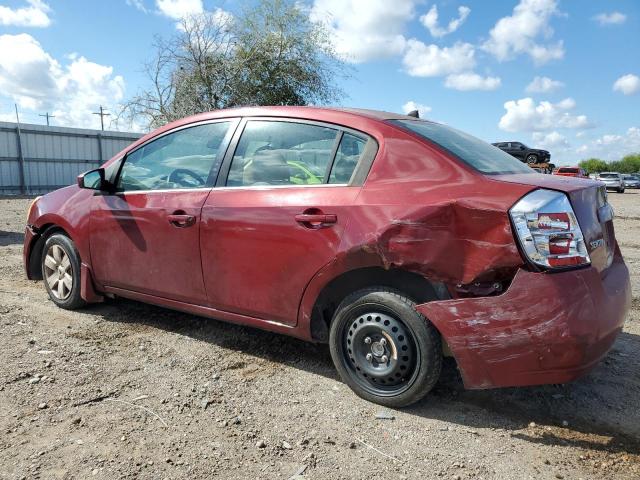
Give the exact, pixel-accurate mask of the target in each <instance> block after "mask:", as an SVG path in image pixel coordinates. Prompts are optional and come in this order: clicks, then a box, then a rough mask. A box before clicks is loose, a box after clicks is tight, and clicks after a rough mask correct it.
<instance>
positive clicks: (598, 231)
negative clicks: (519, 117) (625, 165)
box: [490, 174, 616, 272]
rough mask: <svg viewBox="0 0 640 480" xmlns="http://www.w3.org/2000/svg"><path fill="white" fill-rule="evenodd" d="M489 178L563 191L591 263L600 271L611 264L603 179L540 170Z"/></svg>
mask: <svg viewBox="0 0 640 480" xmlns="http://www.w3.org/2000/svg"><path fill="white" fill-rule="evenodd" d="M490 178H492V179H494V180H497V181H500V182H507V183H518V184H521V185H529V186H531V187H534V189H535V188H547V189H549V190H557V191H560V192H564V193H566V194H567V196H568V197H569V201H570V202H571V206H572V207H573V211H574V212H575V214H576V217H577V218H578V223H579V224H580V229H581V230H582V234H583V235H584V240H585V242H586V245H587V251H588V252H589V257H590V258H591V265H592V266H593V267H595V268H596V269H597V270H598V271H600V272H601V271H603V270H605V269H606V268H607V267H609V265H611V262H612V261H613V255H614V252H615V249H616V239H615V233H614V230H613V208H612V207H611V205H610V204H609V202H608V200H607V190H606V187H605V185H604V184H603V183H602V182H598V181H595V180H589V179H583V178H572V177H560V176H555V175H539V174H515V175H495V176H492V177H490Z"/></svg>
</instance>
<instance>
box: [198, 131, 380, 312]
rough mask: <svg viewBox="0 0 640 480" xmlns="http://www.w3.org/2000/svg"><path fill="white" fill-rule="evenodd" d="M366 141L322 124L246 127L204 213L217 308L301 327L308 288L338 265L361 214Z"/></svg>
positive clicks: (207, 270) (210, 290) (208, 279)
mask: <svg viewBox="0 0 640 480" xmlns="http://www.w3.org/2000/svg"><path fill="white" fill-rule="evenodd" d="M367 140H368V139H367V138H365V136H362V137H360V136H358V135H356V134H352V133H347V132H342V131H340V130H338V129H336V128H333V127H329V126H323V125H314V124H308V123H296V122H294V121H275V120H271V121H268V120H250V121H248V122H247V123H246V126H245V128H244V131H243V133H242V136H241V137H240V140H239V142H238V144H237V148H236V149H235V152H234V154H233V156H232V159H231V161H230V166H229V167H228V169H229V172H228V176H226V179H221V180H220V181H219V183H218V187H216V188H214V189H213V190H212V192H211V194H210V195H209V197H208V198H207V201H206V203H205V205H204V207H203V210H202V227H201V230H200V237H201V246H202V265H203V270H204V281H205V286H206V289H207V294H208V297H209V303H210V305H211V306H212V307H214V308H216V309H220V310H224V311H228V312H233V313H239V314H243V315H247V316H251V317H255V318H261V319H264V320H271V321H277V322H280V323H284V324H288V325H295V323H296V321H297V314H298V307H299V305H300V301H301V298H302V295H303V293H304V289H305V287H306V286H307V284H308V283H309V281H310V280H311V279H312V278H313V276H314V275H315V274H316V273H317V272H318V271H319V270H320V269H321V268H322V267H323V266H325V265H327V264H328V263H329V262H331V261H332V260H333V259H334V258H335V256H336V253H337V252H338V250H339V246H340V242H341V239H342V235H343V232H344V229H345V227H346V226H347V225H348V223H349V220H350V217H351V215H353V205H354V204H355V202H356V198H357V196H358V193H359V191H360V188H359V187H358V186H357V185H353V184H352V182H350V179H351V177H352V174H353V172H354V170H355V168H356V165H357V164H358V161H359V159H360V157H361V156H362V154H363V151H364V150H365V145H366V143H367ZM369 141H372V140H369ZM228 163H229V161H227V162H226V164H228ZM225 166H227V165H225ZM224 170H225V169H224V168H223V171H224Z"/></svg>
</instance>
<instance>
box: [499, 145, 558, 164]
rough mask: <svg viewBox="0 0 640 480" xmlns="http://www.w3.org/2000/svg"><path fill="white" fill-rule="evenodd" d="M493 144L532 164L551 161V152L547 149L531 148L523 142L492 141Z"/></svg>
mask: <svg viewBox="0 0 640 480" xmlns="http://www.w3.org/2000/svg"><path fill="white" fill-rule="evenodd" d="M492 145H493V146H494V147H498V148H499V149H500V150H502V151H504V152H507V153H508V154H509V155H511V156H513V157H516V158H517V159H518V160H520V161H521V162H525V163H528V164H530V165H534V164H536V163H549V162H550V161H551V154H550V153H549V152H548V151H547V150H539V149H537V148H529V147H527V146H526V145H525V144H524V143H522V142H498V143H492Z"/></svg>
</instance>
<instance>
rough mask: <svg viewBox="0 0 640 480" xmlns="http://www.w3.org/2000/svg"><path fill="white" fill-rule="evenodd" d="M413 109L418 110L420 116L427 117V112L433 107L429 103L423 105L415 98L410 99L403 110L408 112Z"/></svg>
mask: <svg viewBox="0 0 640 480" xmlns="http://www.w3.org/2000/svg"><path fill="white" fill-rule="evenodd" d="M413 110H418V113H419V114H420V118H426V116H427V114H428V113H429V112H430V111H431V107H429V106H427V105H422V104H421V103H416V102H414V101H413V100H409V101H408V102H407V103H405V104H404V105H403V106H402V111H403V112H404V113H405V114H407V113H409V112H411V111H413Z"/></svg>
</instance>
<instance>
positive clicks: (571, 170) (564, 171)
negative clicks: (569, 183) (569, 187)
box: [553, 167, 589, 178]
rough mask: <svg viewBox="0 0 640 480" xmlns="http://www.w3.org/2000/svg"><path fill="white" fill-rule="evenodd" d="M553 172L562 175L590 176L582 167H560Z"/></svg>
mask: <svg viewBox="0 0 640 480" xmlns="http://www.w3.org/2000/svg"><path fill="white" fill-rule="evenodd" d="M553 174H554V175H560V176H561V177H575V178H589V175H587V172H585V171H584V170H583V169H581V168H580V167H559V168H556V169H555V170H554V171H553Z"/></svg>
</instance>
